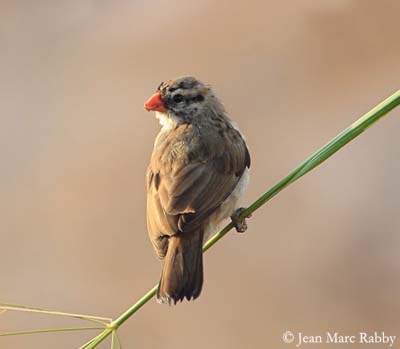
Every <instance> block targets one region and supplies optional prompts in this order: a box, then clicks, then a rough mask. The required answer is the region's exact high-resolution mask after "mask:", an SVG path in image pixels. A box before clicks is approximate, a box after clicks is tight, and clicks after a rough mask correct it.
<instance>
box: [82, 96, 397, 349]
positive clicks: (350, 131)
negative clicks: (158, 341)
mask: <svg viewBox="0 0 400 349" xmlns="http://www.w3.org/2000/svg"><path fill="white" fill-rule="evenodd" d="M399 104H400V90H399V91H397V92H396V93H394V94H393V95H392V96H390V97H389V98H387V99H386V100H384V101H383V102H382V103H380V104H379V105H377V106H376V107H375V108H373V109H372V110H371V111H369V112H368V113H366V114H365V115H364V116H362V117H361V118H360V119H358V120H357V121H356V122H354V123H353V124H352V125H350V126H349V127H348V128H346V129H345V130H344V131H342V132H341V133H340V134H339V135H337V136H336V137H335V138H333V139H332V140H331V141H330V142H329V143H327V144H326V145H324V146H323V147H322V148H321V149H319V150H317V151H316V152H315V153H314V154H312V155H311V156H310V157H309V158H307V159H306V160H305V161H304V162H303V163H301V164H300V165H299V166H298V167H297V168H295V169H294V170H293V171H292V172H290V173H289V174H288V175H287V176H286V177H285V178H283V179H282V180H280V181H279V182H278V183H277V184H275V185H274V186H273V187H272V188H271V189H270V190H268V191H267V192H266V193H264V194H263V195H261V196H260V197H259V198H258V199H257V200H256V201H255V202H254V203H252V204H251V205H250V206H249V207H248V208H247V209H246V210H244V211H243V212H242V214H241V216H242V217H243V218H245V217H247V216H249V215H250V214H251V213H253V212H254V211H256V210H257V209H259V208H260V207H261V206H262V205H264V204H265V203H266V202H267V201H268V200H270V199H271V198H273V197H274V196H275V195H276V194H278V193H279V192H280V191H281V190H283V189H284V188H286V187H287V186H288V185H290V184H292V183H293V182H295V181H296V180H298V179H299V178H300V177H302V176H304V175H305V174H306V173H307V172H309V171H311V170H312V169H314V168H315V167H317V166H318V165H319V164H321V163H322V162H324V161H325V160H326V159H328V158H329V157H331V156H332V155H333V154H334V153H336V152H337V151H338V150H339V149H340V148H342V147H343V146H344V145H346V144H347V143H349V142H350V141H351V140H352V139H354V138H355V137H357V136H358V135H359V134H361V133H362V132H364V131H365V130H366V129H367V128H368V127H369V126H371V125H372V124H374V123H375V122H377V121H378V120H379V119H380V118H382V117H383V116H384V115H385V114H387V113H388V112H389V111H391V110H392V109H394V108H395V107H396V106H398V105H399ZM232 228H233V224H232V223H229V224H228V225H226V226H225V227H224V228H223V229H222V230H221V231H220V232H219V233H217V234H215V235H214V236H213V237H212V238H211V239H209V240H208V241H207V242H206V243H205V245H204V246H203V251H204V252H205V251H207V250H208V249H209V248H210V247H212V246H213V245H214V244H215V243H217V241H219V240H220V239H221V238H222V237H223V236H224V235H226V234H227V233H228V232H229V231H230V230H231V229H232ZM156 292H157V285H156V286H154V287H153V288H152V289H151V290H150V291H148V292H147V293H146V294H145V295H144V296H143V297H142V298H141V299H139V301H137V302H136V303H135V304H134V305H133V306H132V307H131V308H129V309H128V310H127V311H126V312H124V313H123V314H122V315H121V316H119V317H118V318H117V319H116V320H114V321H113V322H112V323H111V324H110V325H109V327H108V328H107V329H105V330H104V331H103V332H102V333H101V334H100V335H98V336H97V337H96V339H94V340H93V341H91V342H89V343H88V345H87V346H86V347H85V348H88V349H89V348H95V347H96V346H97V345H98V344H99V343H100V342H102V341H103V340H104V339H105V338H107V337H108V336H109V335H110V333H112V331H113V330H116V329H118V327H120V326H121V325H122V324H123V323H124V322H125V321H126V320H128V319H129V318H130V317H131V316H132V315H133V314H134V313H136V312H137V311H138V310H139V309H140V308H141V307H142V306H143V305H145V304H146V303H147V302H148V301H149V300H150V299H151V298H152V297H153V296H154V295H155V294H156Z"/></svg>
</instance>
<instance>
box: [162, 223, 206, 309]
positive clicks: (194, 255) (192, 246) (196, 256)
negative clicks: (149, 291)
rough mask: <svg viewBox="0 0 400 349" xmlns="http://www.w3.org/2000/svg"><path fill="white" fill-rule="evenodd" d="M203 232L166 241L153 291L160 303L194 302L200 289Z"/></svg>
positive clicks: (183, 234) (174, 237) (191, 233)
mask: <svg viewBox="0 0 400 349" xmlns="http://www.w3.org/2000/svg"><path fill="white" fill-rule="evenodd" d="M202 244H203V230H197V231H194V232H190V233H188V232H187V233H182V234H177V235H174V236H171V237H169V238H168V250H167V255H166V257H165V260H164V267H163V271H162V275H161V280H160V284H159V286H158V290H157V300H158V301H159V302H160V303H169V304H170V303H171V301H173V302H174V303H175V304H176V302H178V301H182V300H183V299H184V298H186V299H187V300H191V299H195V298H197V297H198V296H199V295H200V292H201V289H202V286H203V251H202Z"/></svg>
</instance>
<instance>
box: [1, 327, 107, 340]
mask: <svg viewBox="0 0 400 349" xmlns="http://www.w3.org/2000/svg"><path fill="white" fill-rule="evenodd" d="M87 330H104V327H99V326H87V327H63V328H44V329H39V330H29V331H15V332H3V333H0V337H6V336H18V335H21V334H36V333H50V332H71V331H87Z"/></svg>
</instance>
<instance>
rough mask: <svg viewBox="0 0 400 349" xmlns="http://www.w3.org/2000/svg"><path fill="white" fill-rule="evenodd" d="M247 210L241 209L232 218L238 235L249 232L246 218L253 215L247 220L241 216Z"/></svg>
mask: <svg viewBox="0 0 400 349" xmlns="http://www.w3.org/2000/svg"><path fill="white" fill-rule="evenodd" d="M245 209H246V208H244V207H240V208H238V209H236V210H235V211H234V212H233V213H232V216H231V220H232V223H233V226H234V227H235V229H236V231H237V232H238V233H244V232H245V231H246V230H247V223H246V218H250V217H251V214H249V215H248V216H247V217H245V218H241V217H240V214H241V213H242V212H243V211H244V210H245Z"/></svg>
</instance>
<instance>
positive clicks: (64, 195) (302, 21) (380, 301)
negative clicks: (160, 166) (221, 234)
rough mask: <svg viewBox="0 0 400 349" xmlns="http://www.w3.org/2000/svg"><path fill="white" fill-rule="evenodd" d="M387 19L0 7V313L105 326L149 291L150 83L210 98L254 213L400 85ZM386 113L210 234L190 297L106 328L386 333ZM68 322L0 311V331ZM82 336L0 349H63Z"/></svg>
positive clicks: (386, 9)
mask: <svg viewBox="0 0 400 349" xmlns="http://www.w3.org/2000/svg"><path fill="white" fill-rule="evenodd" d="M399 12H400V3H399V2H398V1H395V0H393V1H389V0H387V1H362V0H358V1H356V0H354V1H350V0H347V1H346V0H341V1H318V2H317V1H218V2H217V1H196V2H195V1H174V0H172V1H155V0H151V1H144V0H142V1H133V0H132V1H128V0H126V1H106V0H96V1H76V0H73V1H28V2H27V1H25V2H20V1H2V2H1V4H0V50H1V58H0V76H1V79H0V115H1V127H0V159H1V171H0V209H1V211H0V212H1V220H0V231H1V235H0V247H1V250H0V275H1V284H0V301H1V302H10V303H19V304H26V305H31V306H37V307H44V308H50V309H57V310H61V311H68V312H79V313H88V314H96V315H104V316H111V317H115V316H117V315H119V313H121V312H122V311H123V310H125V309H126V308H127V307H128V306H130V305H131V304H132V303H133V302H134V301H135V300H137V299H138V298H139V297H140V296H142V294H144V292H145V291H147V289H148V288H149V287H151V286H153V285H154V284H155V282H156V281H157V280H158V278H159V275H160V271H161V265H160V263H159V262H158V261H157V259H156V258H155V256H154V253H153V251H152V248H151V245H150V243H149V241H148V238H147V233H146V225H145V188H144V174H145V170H146V166H147V162H148V159H149V156H150V153H151V149H152V145H153V140H154V137H155V135H156V134H157V132H158V130H159V125H158V123H157V121H156V120H155V118H154V114H152V113H147V112H146V111H145V110H144V109H143V103H144V101H145V100H146V99H147V98H148V97H149V96H150V95H151V94H152V93H153V92H154V90H155V88H156V87H157V85H158V84H159V83H160V81H163V80H166V79H170V78H173V77H176V76H180V75H186V74H190V75H194V76H197V77H199V78H200V79H202V80H204V81H206V82H209V83H210V84H212V85H213V86H214V87H215V90H216V91H217V93H218V95H219V96H220V97H221V98H222V99H223V101H224V103H225V105H226V107H227V109H228V111H229V113H230V114H231V115H232V117H233V119H235V120H236V121H237V122H238V124H239V125H240V127H241V130H242V131H243V132H244V134H245V135H246V137H247V141H248V145H249V148H250V150H251V154H252V168H251V183H250V186H249V190H248V192H247V194H246V197H245V200H244V203H250V202H251V201H252V200H254V199H255V198H256V197H257V196H258V195H260V194H261V193H262V192H264V191H265V190H266V189H267V188H269V187H270V186H271V185H273V184H274V183H275V182H276V181H277V180H279V179H280V178H281V177H283V176H284V175H286V174H287V173H288V172H289V171H290V170H291V169H293V168H294V167H295V166H296V165H297V164H299V163H300V162H301V161H302V160H303V159H304V158H305V157H306V156H308V155H309V154H310V153H311V152H313V151H314V150H316V149H317V148H319V147H320V146H321V145H323V144H324V143H326V142H327V141H328V140H329V139H330V138H332V137H333V136H335V135H336V134H337V133H338V132H339V131H341V130H342V129H344V128H345V127H346V126H347V125H349V124H350V123H352V122H353V121H354V120H355V119H356V118H358V117H359V116H360V115H361V114H363V113H364V112H366V111H368V110H369V109H371V108H372V107H373V106H374V105H375V104H377V103H378V102H380V101H381V100H382V99H384V98H386V97H387V96H388V95H390V94H391V93H393V92H394V91H395V90H396V89H398V88H399V80H400V79H399V77H400V64H399V62H400V40H399V32H400V25H399V18H398V14H399ZM399 116H400V110H395V111H394V112H392V113H391V114H390V116H388V117H387V118H386V119H384V120H383V121H381V122H379V123H378V124H377V125H375V126H374V127H373V128H371V129H370V130H368V131H367V132H366V133H365V134H363V135H362V136H361V137H359V138H358V139H357V140H355V141H354V142H352V143H351V144H350V145H349V146H346V147H345V148H344V149H343V150H341V151H340V152H339V153H338V154H336V155H335V156H334V157H333V158H332V159H330V160H329V161H328V162H326V163H325V164H323V165H322V166H321V167H319V168H318V169H316V170H315V171H313V172H312V173H310V174H308V175H307V176H306V177H305V178H303V179H301V180H300V181H299V182H298V183H296V184H295V185H293V186H291V187H289V188H288V189H286V190H285V191H284V192H282V193H281V194H279V195H278V196H277V197H275V198H274V199H273V200H271V201H270V202H269V203H268V204H267V205H266V206H264V207H263V208H262V209H260V210H259V211H258V212H257V213H256V214H254V216H253V218H252V219H251V220H250V221H249V225H250V228H249V230H248V232H247V233H246V234H245V235H238V234H235V233H231V234H229V235H228V236H227V237H226V238H224V239H223V241H221V243H219V244H218V245H217V246H215V248H213V249H212V250H210V252H208V253H207V254H206V257H205V284H204V289H203V294H202V296H201V298H199V299H198V300H197V301H195V302H194V303H184V304H179V305H178V306H176V307H175V306H171V307H168V306H161V305H158V304H157V303H156V302H155V301H151V302H150V303H149V304H147V305H146V306H145V308H143V309H142V310H140V312H138V313H137V314H136V315H135V316H134V317H132V318H131V319H130V320H129V322H127V323H126V324H125V325H124V326H123V327H122V328H121V330H120V334H121V338H122V341H123V344H124V348H175V349H178V348H188V347H190V348H192V349H197V348H230V349H234V348H281V347H282V348H289V347H290V345H288V344H284V343H283V342H282V339H281V336H282V333H283V332H284V331H286V330H291V331H293V332H303V333H304V334H308V335H319V334H323V333H325V331H338V332H341V333H343V334H353V333H355V332H358V331H361V330H365V331H374V330H379V331H381V330H384V331H385V332H386V333H388V334H392V335H397V336H400V330H399V313H400V298H399V294H400V254H399V251H400V234H399V229H400V215H399V208H400V188H399V183H398V180H399V178H400V161H399V160H400V157H399V155H400V137H399V134H400V120H399ZM79 324H80V322H79V321H78V320H69V321H68V320H62V319H59V318H57V317H46V316H38V315H32V314H17V313H6V314H3V315H1V316H0V331H11V330H23V329H31V328H41V327H42V328H46V327H56V326H67V325H70V326H76V325H79ZM94 334H95V333H94V332H81V333H67V334H61V333H57V334H47V335H32V336H23V337H13V338H0V347H1V348H7V349H8V348H18V349H19V348H24V349H25V348H33V349H35V348H59V349H64V348H65V349H70V348H77V347H78V346H79V345H81V344H83V343H84V342H85V341H86V340H88V339H89V338H91V337H92V336H93V335H94ZM291 346H293V347H294V344H292V345H291ZM325 346H326V345H325ZM103 347H105V346H103ZM303 347H307V346H303ZM310 347H311V346H310ZM326 347H327V346H326ZM352 347H354V345H353V346H352Z"/></svg>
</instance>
